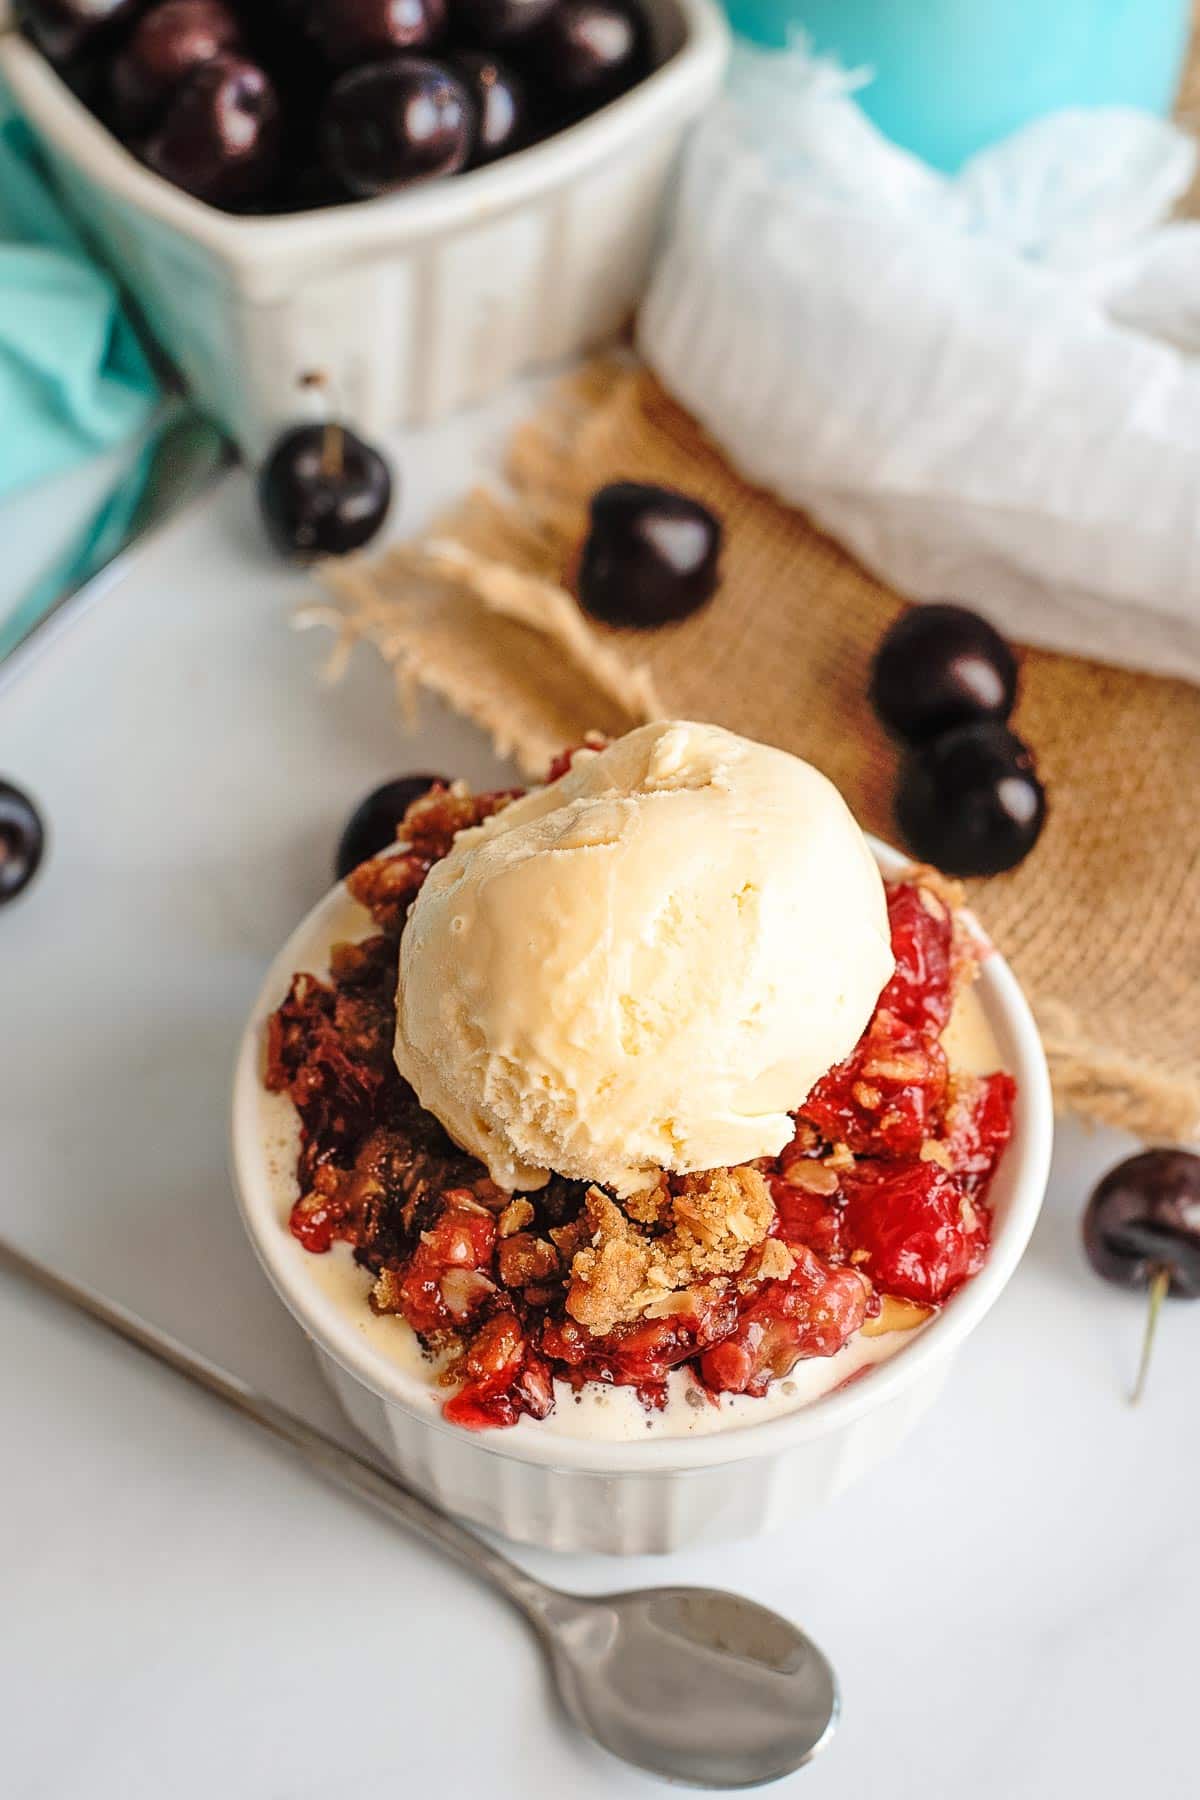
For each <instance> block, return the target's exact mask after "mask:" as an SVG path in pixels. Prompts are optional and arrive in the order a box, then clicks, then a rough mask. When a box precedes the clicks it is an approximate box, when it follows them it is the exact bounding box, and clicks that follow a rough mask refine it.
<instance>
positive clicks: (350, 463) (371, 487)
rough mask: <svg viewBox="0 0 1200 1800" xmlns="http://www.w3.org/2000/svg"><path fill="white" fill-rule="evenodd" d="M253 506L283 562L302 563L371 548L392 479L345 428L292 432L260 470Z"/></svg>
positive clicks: (320, 427)
mask: <svg viewBox="0 0 1200 1800" xmlns="http://www.w3.org/2000/svg"><path fill="white" fill-rule="evenodd" d="M258 498H259V506H260V508H261V511H262V515H263V519H264V521H265V523H266V527H267V531H268V534H269V535H270V537H271V540H272V542H273V543H274V544H275V546H276V548H277V549H278V550H279V551H280V552H281V553H282V555H284V556H287V557H290V558H294V559H297V560H299V561H302V562H307V561H309V560H311V559H312V558H313V557H317V556H345V555H347V554H348V553H349V552H350V551H351V550H361V548H362V547H363V545H364V544H367V543H369V542H370V540H371V539H372V538H373V537H374V536H375V533H376V532H377V531H378V530H379V528H380V526H381V525H382V524H383V521H384V519H385V518H386V517H387V511H388V507H389V506H390V504H391V498H392V477H391V472H390V470H389V468H388V465H387V463H386V462H385V461H384V459H383V457H382V456H381V455H380V454H379V452H378V450H375V449H373V448H372V446H371V445H370V444H367V443H365V442H364V441H363V439H362V438H360V437H359V436H358V434H357V433H356V432H353V431H351V430H350V428H349V426H347V425H340V424H334V423H327V424H309V425H297V426H295V427H293V429H292V430H290V431H287V432H285V433H284V435H283V436H282V437H281V438H280V439H279V441H278V442H277V443H276V445H275V447H274V449H273V450H272V451H271V454H270V456H269V457H268V458H267V461H266V463H265V464H264V466H263V470H262V473H261V475H260V476H259V485H258Z"/></svg>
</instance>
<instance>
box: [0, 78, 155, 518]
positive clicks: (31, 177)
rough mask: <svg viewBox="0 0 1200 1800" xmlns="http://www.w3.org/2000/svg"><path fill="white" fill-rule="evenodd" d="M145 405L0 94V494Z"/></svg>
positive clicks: (105, 282)
mask: <svg viewBox="0 0 1200 1800" xmlns="http://www.w3.org/2000/svg"><path fill="white" fill-rule="evenodd" d="M156 400H157V386H156V383H155V380H154V376H153V373H152V372H151V369H150V365H149V363H148V362H147V360H146V356H145V354H144V352H143V350H142V348H141V345H140V344H139V343H138V340H137V338H136V336H135V335H134V332H133V329H132V327H131V326H130V324H129V321H128V320H127V319H126V317H125V315H124V313H123V312H122V310H121V302H120V297H119V294H118V291H117V286H116V283H115V282H114V281H113V279H112V277H111V276H109V275H107V274H105V273H104V271H103V270H101V269H100V268H98V267H97V265H96V263H95V262H94V261H93V260H92V258H91V256H90V255H89V254H88V251H87V249H86V248H85V246H84V244H83V241H82V239H81V238H80V237H79V235H78V234H77V232H76V231H75V229H74V227H73V226H72V225H71V224H70V223H69V221H68V220H67V219H66V218H65V217H64V215H63V213H62V210H61V208H60V206H59V204H58V201H57V199H56V197H55V195H54V191H53V189H52V187H51V185H50V183H49V181H48V179H47V177H46V174H45V172H44V170H43V168H42V166H41V162H40V158H39V156H38V153H37V148H36V145H35V143H34V141H33V138H32V135H31V133H30V131H29V129H28V127H27V126H26V125H25V123H24V121H23V120H22V119H20V118H19V117H18V116H17V115H16V113H15V112H14V110H13V108H12V105H11V102H10V101H9V100H8V98H7V97H6V95H5V94H4V92H3V90H2V89H0V494H6V493H11V492H12V491H13V490H14V489H15V488H19V487H23V486H25V485H26V484H27V483H29V482H33V481H37V480H39V479H40V478H41V477H42V476H46V475H52V474H55V473H57V472H58V471H59V470H62V469H66V468H69V467H70V466H71V465H72V464H74V463H77V462H80V461H82V460H83V459H84V458H85V457H88V456H91V455H94V454H95V453H96V452H97V451H100V450H107V449H111V448H112V447H113V446H115V445H117V444H120V443H122V442H123V441H124V440H125V439H126V438H130V437H132V436H133V435H134V433H136V432H138V431H139V430H141V429H142V427H144V426H145V424H146V423H147V421H148V419H149V417H150V415H151V413H152V411H153V409H154V406H155V403H156Z"/></svg>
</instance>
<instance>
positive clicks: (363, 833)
mask: <svg viewBox="0 0 1200 1800" xmlns="http://www.w3.org/2000/svg"><path fill="white" fill-rule="evenodd" d="M439 784H440V785H442V786H449V783H448V782H444V781H443V780H442V777H441V776H440V775H401V776H400V777H399V779H398V780H396V781H385V782H384V783H383V786H382V787H377V788H374V789H373V790H372V792H371V793H369V794H368V795H367V797H366V799H365V800H361V801H360V802H359V804H358V805H357V806H356V807H355V809H354V811H353V812H352V813H351V815H350V818H349V820H348V821H347V823H346V829H345V831H343V833H342V836H341V841H340V843H339V844H338V848H337V858H336V860H335V862H334V869H335V871H336V874H337V878H338V880H339V881H344V880H345V879H346V877H347V875H349V873H350V871H351V870H352V869H357V868H358V866H359V864H360V863H365V862H370V860H371V858H372V857H373V856H378V855H379V853H380V851H381V850H386V849H387V847H388V845H389V844H394V843H395V841H396V832H397V830H398V829H399V827H400V825H401V823H402V821H403V819H404V815H405V813H406V812H407V811H408V809H409V807H410V806H411V805H412V803H413V801H414V800H419V799H420V798H421V796H422V794H427V793H428V792H429V790H430V788H431V787H437V786H438V785H439Z"/></svg>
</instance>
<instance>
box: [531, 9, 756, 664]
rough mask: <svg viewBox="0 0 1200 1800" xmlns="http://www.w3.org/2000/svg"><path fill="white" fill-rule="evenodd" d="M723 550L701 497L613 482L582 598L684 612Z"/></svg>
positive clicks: (603, 492) (626, 613)
mask: <svg viewBox="0 0 1200 1800" xmlns="http://www.w3.org/2000/svg"><path fill="white" fill-rule="evenodd" d="M565 3H566V0H564V4H565ZM720 554H721V524H720V520H719V519H718V518H717V517H716V515H715V514H714V513H711V512H710V511H709V510H708V508H707V507H706V506H702V505H701V504H700V502H699V500H693V499H692V498H691V496H690V495H688V494H680V493H677V492H676V491H675V490H674V489H673V488H664V487H655V486H653V485H651V484H650V483H649V482H642V481H613V482H610V483H609V485H608V486H607V487H602V488H600V489H599V490H598V491H597V492H596V493H595V494H593V496H592V506H591V528H590V530H589V531H588V535H587V538H586V540H585V542H584V546H583V551H582V554H581V557H580V562H579V599H580V603H581V605H582V606H583V608H584V611H585V612H589V613H590V614H591V615H592V617H593V618H594V619H602V620H603V621H604V623H605V624H606V625H634V626H638V627H641V628H643V629H649V628H650V627H652V626H655V625H665V624H667V623H668V622H669V621H670V620H672V619H684V618H686V617H687V615H688V614H689V613H693V612H695V611H696V609H697V608H698V607H700V606H703V605H704V603H705V601H706V600H709V599H711V597H712V595H713V592H714V591H715V589H716V585H717V564H718V561H719V559H720Z"/></svg>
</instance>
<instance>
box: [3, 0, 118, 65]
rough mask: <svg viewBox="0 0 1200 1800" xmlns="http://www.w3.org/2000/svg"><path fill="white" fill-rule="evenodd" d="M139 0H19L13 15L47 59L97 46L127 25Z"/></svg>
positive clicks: (60, 59) (56, 59) (62, 60)
mask: <svg viewBox="0 0 1200 1800" xmlns="http://www.w3.org/2000/svg"><path fill="white" fill-rule="evenodd" d="M142 4H143V0H20V4H19V5H18V7H17V17H18V19H19V20H20V22H21V24H22V25H23V26H24V27H25V29H26V31H27V32H28V33H29V36H30V37H31V38H32V39H33V41H34V43H35V44H36V45H37V46H38V48H39V50H41V51H42V52H43V53H44V54H45V55H46V56H48V57H49V58H50V61H51V62H55V63H65V62H70V61H71V59H72V58H73V57H76V56H79V55H81V54H82V53H83V52H84V51H85V50H100V49H102V48H103V47H104V45H105V44H106V43H107V42H111V40H112V39H113V38H114V37H115V36H116V35H117V33H118V32H119V31H120V30H121V29H122V27H123V26H125V25H127V24H128V23H129V22H130V20H131V19H132V18H133V17H134V15H135V13H137V12H138V11H139V10H140V8H141V6H142Z"/></svg>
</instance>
